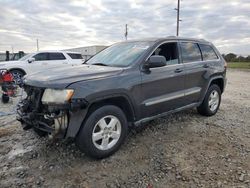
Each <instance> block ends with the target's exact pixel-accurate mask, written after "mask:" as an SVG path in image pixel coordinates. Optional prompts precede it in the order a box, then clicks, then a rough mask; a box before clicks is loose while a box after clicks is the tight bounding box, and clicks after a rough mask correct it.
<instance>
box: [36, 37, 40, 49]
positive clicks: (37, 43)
mask: <svg viewBox="0 0 250 188" xmlns="http://www.w3.org/2000/svg"><path fill="white" fill-rule="evenodd" d="M36 50H37V51H39V41H38V39H36Z"/></svg>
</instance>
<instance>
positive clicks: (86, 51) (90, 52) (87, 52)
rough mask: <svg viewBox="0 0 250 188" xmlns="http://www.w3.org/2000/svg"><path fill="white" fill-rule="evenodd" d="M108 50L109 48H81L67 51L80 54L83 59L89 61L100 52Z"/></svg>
mask: <svg viewBox="0 0 250 188" xmlns="http://www.w3.org/2000/svg"><path fill="white" fill-rule="evenodd" d="M105 48H107V46H86V47H79V48H71V49H67V50H65V51H72V52H78V53H81V54H82V57H83V59H85V60H88V59H89V58H91V57H92V56H94V55H95V54H97V53H98V52H100V51H102V50H103V49H105Z"/></svg>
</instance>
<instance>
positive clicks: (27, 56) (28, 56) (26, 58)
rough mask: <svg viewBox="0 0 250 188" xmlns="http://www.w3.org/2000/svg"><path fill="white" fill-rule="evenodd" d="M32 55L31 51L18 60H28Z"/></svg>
mask: <svg viewBox="0 0 250 188" xmlns="http://www.w3.org/2000/svg"><path fill="white" fill-rule="evenodd" d="M32 55H34V54H33V53H31V54H27V55H25V56H23V57H22V58H20V59H19V60H18V61H26V60H28V59H29V58H30V57H31V56H32Z"/></svg>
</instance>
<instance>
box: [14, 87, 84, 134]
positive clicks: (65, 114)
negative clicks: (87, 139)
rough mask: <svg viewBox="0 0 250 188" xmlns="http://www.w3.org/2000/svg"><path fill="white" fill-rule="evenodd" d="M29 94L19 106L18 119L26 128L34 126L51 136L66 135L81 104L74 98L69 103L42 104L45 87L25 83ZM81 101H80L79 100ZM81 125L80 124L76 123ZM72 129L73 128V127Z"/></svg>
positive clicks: (25, 88)
mask: <svg viewBox="0 0 250 188" xmlns="http://www.w3.org/2000/svg"><path fill="white" fill-rule="evenodd" d="M23 87H24V90H25V92H26V94H27V96H26V98H25V99H23V100H22V101H21V102H20V103H19V104H18V107H17V114H18V116H17V120H18V121H20V122H21V124H22V127H23V129H24V130H28V129H31V128H34V129H35V130H38V131H40V132H44V133H47V134H48V135H49V137H51V138H64V137H66V134H67V130H68V128H69V124H71V126H72V125H73V124H74V122H71V123H70V120H71V118H72V119H73V120H74V119H76V117H74V114H75V113H74V111H78V110H79V109H80V107H83V105H82V103H81V105H76V104H75V101H74V100H73V101H72V102H71V103H67V104H60V105H59V104H56V105H54V104H50V105H48V104H42V96H43V93H44V91H45V88H39V87H33V86H28V85H24V86H23ZM78 102H79V101H78ZM76 127H80V125H76ZM71 129H72V128H71ZM75 134H76V133H75Z"/></svg>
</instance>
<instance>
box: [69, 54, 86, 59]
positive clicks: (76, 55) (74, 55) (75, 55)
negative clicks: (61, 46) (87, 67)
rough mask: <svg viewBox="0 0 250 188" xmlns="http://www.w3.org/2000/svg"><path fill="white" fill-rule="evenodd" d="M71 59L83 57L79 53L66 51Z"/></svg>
mask: <svg viewBox="0 0 250 188" xmlns="http://www.w3.org/2000/svg"><path fill="white" fill-rule="evenodd" d="M67 54H68V55H69V56H70V57H71V58H72V59H83V58H82V55H81V54H74V53H67Z"/></svg>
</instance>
